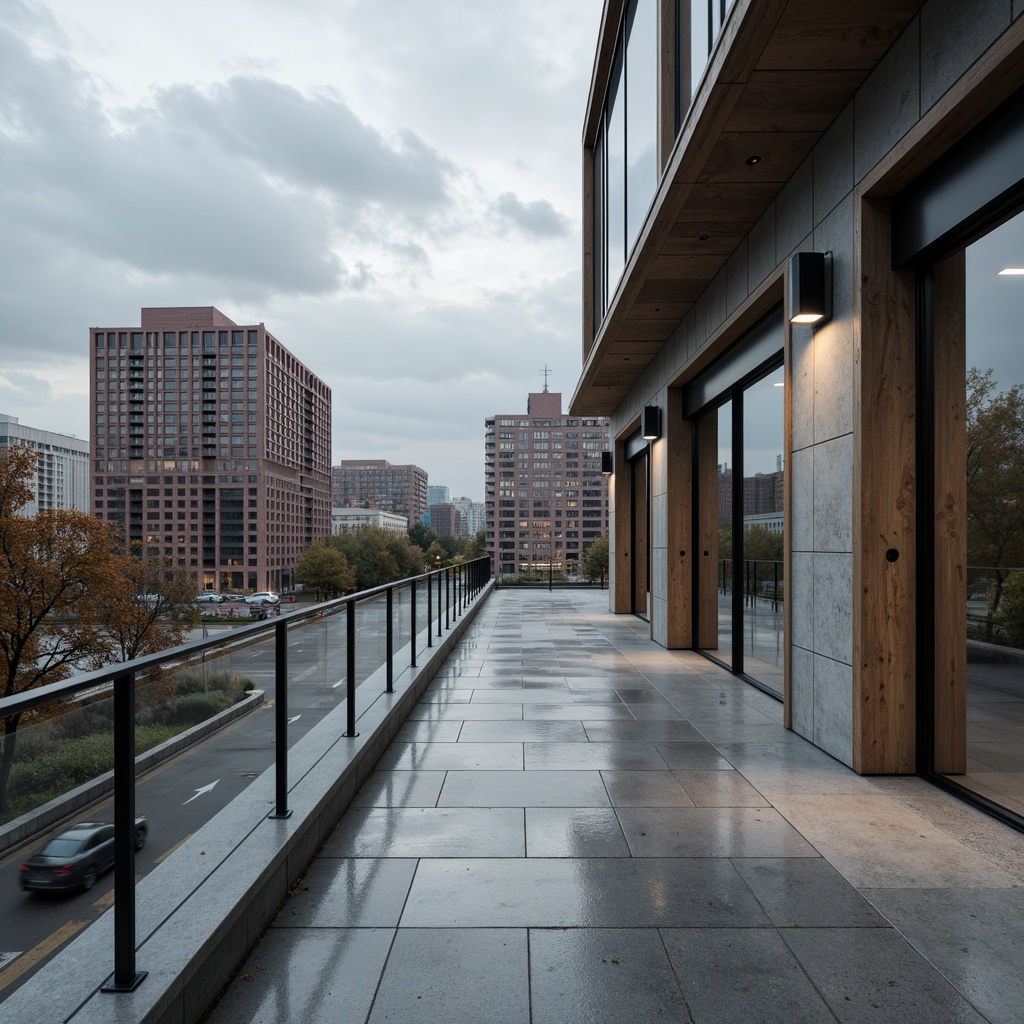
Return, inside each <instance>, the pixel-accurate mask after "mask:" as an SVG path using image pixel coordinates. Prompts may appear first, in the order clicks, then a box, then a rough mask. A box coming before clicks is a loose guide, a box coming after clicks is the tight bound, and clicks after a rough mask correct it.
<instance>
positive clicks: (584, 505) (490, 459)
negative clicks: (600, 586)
mask: <svg viewBox="0 0 1024 1024" xmlns="http://www.w3.org/2000/svg"><path fill="white" fill-rule="evenodd" d="M607 447H608V420H607V419H606V418H604V417H580V416H569V415H568V414H567V413H565V412H563V411H562V396H561V394H560V393H559V392H549V391H546V390H545V391H543V392H532V393H531V394H530V395H529V397H528V399H527V405H526V412H525V413H523V412H510V413H497V414H495V415H494V416H490V417H488V418H487V419H486V420H485V423H484V481H485V489H486V494H485V496H484V505H485V507H486V534H487V552H488V554H489V555H490V556H491V559H492V562H493V564H494V571H495V575H509V574H513V573H519V572H525V571H528V570H533V571H539V572H547V570H548V566H549V565H550V566H551V567H552V569H553V570H554V571H555V572H567V573H572V572H578V571H579V570H580V569H581V567H582V561H583V555H584V552H585V551H586V549H587V548H588V547H589V546H590V545H591V544H592V543H593V542H594V541H595V540H597V538H598V537H603V536H606V535H607V533H608V479H607V477H605V476H603V475H602V473H601V453H602V452H603V451H605V450H606V449H607Z"/></svg>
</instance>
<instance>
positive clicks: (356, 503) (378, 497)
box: [331, 459, 427, 523]
mask: <svg viewBox="0 0 1024 1024" xmlns="http://www.w3.org/2000/svg"><path fill="white" fill-rule="evenodd" d="M331 488H332V493H333V495H334V503H335V505H340V506H343V507H345V508H359V507H370V508H379V509H382V510H383V511H385V512H394V513H396V514H397V515H400V516H405V518H406V519H408V520H409V522H410V523H421V522H423V517H424V515H426V512H427V471H426V470H425V469H420V467H419V466H412V465H408V466H392V465H391V463H390V462H388V461H387V460H385V459H343V460H342V461H341V462H339V463H338V465H336V466H332V467H331Z"/></svg>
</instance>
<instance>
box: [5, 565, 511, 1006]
mask: <svg viewBox="0 0 1024 1024" xmlns="http://www.w3.org/2000/svg"><path fill="white" fill-rule="evenodd" d="M442 574H443V575H442ZM490 575H491V561H490V559H489V558H488V557H486V556H481V557H480V558H476V559H472V560H471V561H468V562H458V563H456V564H455V565H454V566H447V567H442V568H440V569H429V570H427V572H425V573H422V574H421V575H419V576H407V577H406V578H405V579H402V580H394V581H392V582H391V583H385V584H382V585H381V586H378V587H372V588H370V589H368V590H363V591H357V592H356V593H355V594H348V595H346V596H345V597H340V598H333V599H332V600H330V601H324V602H320V603H319V604H316V605H313V606H312V607H310V608H307V609H305V610H304V611H302V612H301V613H298V614H293V615H289V616H288V618H286V619H285V618H281V617H280V616H279V615H278V616H274V617H273V618H272V619H269V620H267V621H265V622H256V623H253V624H251V625H248V626H243V627H242V628H241V629H239V630H237V631H233V632H232V635H231V640H232V641H233V640H234V639H235V638H236V637H238V636H239V635H241V636H242V637H251V636H260V635H262V634H263V633H267V634H271V633H272V634H273V637H274V661H275V666H274V685H275V698H276V708H275V715H274V748H275V756H274V768H275V796H276V800H275V808H274V810H273V811H272V812H271V813H270V814H269V815H268V817H269V818H278V819H280V818H287V817H289V816H290V815H291V813H292V812H291V810H289V808H288V740H287V729H288V628H289V626H297V625H299V624H301V623H302V622H303V621H305V620H307V619H311V618H314V617H315V618H317V619H322V618H323V616H324V613H325V612H327V613H330V612H333V611H334V610H339V609H341V608H345V611H346V615H345V619H346V622H345V636H346V640H345V648H346V650H345V663H346V671H345V679H344V681H345V684H346V689H345V696H346V705H347V706H346V724H347V728H346V731H345V732H344V733H343V734H342V735H343V736H346V737H349V738H354V737H356V736H358V735H359V734H358V733H357V732H356V731H355V726H356V660H355V650H356V625H355V610H356V605H357V604H359V603H360V602H361V601H366V600H369V599H370V598H373V597H376V596H378V595H380V594H382V593H385V594H387V607H388V611H389V612H391V611H392V610H393V596H394V591H395V590H396V589H401V588H405V587H408V588H409V589H410V593H411V600H410V603H409V611H410V635H409V644H410V648H411V658H410V662H411V666H410V667H415V665H416V642H417V639H418V636H419V632H418V630H417V625H418V624H417V621H416V589H417V585H418V583H419V582H420V581H421V580H426V591H427V595H428V604H427V618H426V627H427V630H426V632H427V645H428V646H431V645H432V644H431V633H432V631H433V621H432V619H431V607H430V602H429V596H430V593H431V590H432V588H433V580H432V577H434V576H436V577H437V635H438V637H441V636H442V631H441V621H442V616H441V603H442V602H441V588H442V583H443V586H444V625H445V628H450V626H452V625H454V621H455V620H456V619H457V618H458V616H459V613H460V611H462V610H463V609H464V608H465V603H466V599H467V593H466V589H467V587H466V585H467V583H468V584H469V590H470V594H469V595H468V596H469V597H474V596H475V595H476V594H478V593H479V592H480V591H481V590H482V589H483V587H484V585H485V584H486V582H487V580H488V579H489V578H490ZM386 632H387V650H386V654H385V666H386V676H387V690H386V692H388V693H392V692H394V690H393V683H394V679H393V676H394V671H393V668H394V666H393V661H394V653H395V652H394V646H393V641H394V634H393V629H392V622H391V615H390V614H389V616H388V625H387V631H386ZM224 645H225V641H224V639H223V638H222V637H212V638H205V639H202V640H193V641H190V642H189V643H185V644H180V645H179V646H177V647H171V648H168V649H166V650H163V651H158V652H156V653H155V654H150V655H146V656H144V657H142V658H135V659H133V660H132V661H122V662H118V663H116V664H115V665H112V666H106V667H104V668H102V669H96V670H95V671H93V672H85V673H81V674H80V675H77V676H72V677H70V678H69V679H62V680H59V681H58V682H55V683H50V684H48V685H46V686H40V687H35V688H34V689H31V690H28V691H26V692H25V693H23V694H17V695H15V696H13V697H5V698H3V699H0V717H9V716H11V715H15V714H18V713H20V712H22V711H27V710H30V709H31V708H33V707H38V706H40V705H41V704H45V703H48V702H50V701H53V700H59V699H60V698H62V697H65V696H68V695H70V694H75V693H80V692H81V691H83V690H87V689H93V688H96V687H98V686H102V685H103V684H104V683H107V682H110V683H112V686H113V710H114V716H113V726H114V728H113V734H114V973H113V975H112V976H111V978H110V979H109V980H108V981H107V983H106V984H105V985H104V986H103V987H102V991H104V992H130V991H133V990H134V989H135V988H136V987H137V986H138V985H139V984H140V983H141V982H142V981H143V979H144V978H145V977H146V972H145V971H137V970H136V958H135V954H136V949H135V940H136V933H135V844H134V828H133V825H132V823H133V822H134V821H135V710H136V693H135V681H136V678H137V676H138V673H140V672H143V671H145V670H146V669H148V668H152V667H154V666H156V665H161V664H166V663H168V662H179V661H181V660H182V658H183V656H188V655H194V654H199V653H202V652H204V651H206V650H208V649H210V648H216V647H223V646H224Z"/></svg>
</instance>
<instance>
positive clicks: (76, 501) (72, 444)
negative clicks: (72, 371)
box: [0, 413, 90, 516]
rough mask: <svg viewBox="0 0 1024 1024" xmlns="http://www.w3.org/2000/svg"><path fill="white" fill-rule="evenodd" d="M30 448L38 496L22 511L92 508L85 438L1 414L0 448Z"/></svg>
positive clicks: (81, 509) (35, 511)
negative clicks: (44, 428) (34, 457)
mask: <svg viewBox="0 0 1024 1024" xmlns="http://www.w3.org/2000/svg"><path fill="white" fill-rule="evenodd" d="M19 446H22V447H26V448H31V449H32V450H33V451H34V452H35V453H36V456H37V459H36V473H35V479H34V480H33V481H32V490H33V493H34V495H35V497H34V498H33V500H32V501H30V502H29V503H28V504H27V505H25V506H24V508H22V509H20V510H19V511H20V512H21V513H22V514H24V515H27V516H33V515H35V514H36V513H37V512H39V511H41V510H49V509H71V508H75V509H78V510H79V511H81V512H88V511H89V509H90V500H89V490H90V488H89V442H88V441H86V440H85V439H84V438H80V437H71V436H70V435H69V434H58V433H56V432H54V431H52V430H40V429H38V428H36V427H29V426H25V425H23V424H22V423H20V422H19V420H18V417H17V416H8V415H7V414H5V413H0V449H5V448H15V447H19Z"/></svg>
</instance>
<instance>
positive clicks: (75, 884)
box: [18, 817, 149, 892]
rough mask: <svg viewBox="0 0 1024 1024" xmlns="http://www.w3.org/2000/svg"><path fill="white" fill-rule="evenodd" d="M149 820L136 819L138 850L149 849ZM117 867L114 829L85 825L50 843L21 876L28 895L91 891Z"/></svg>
mask: <svg viewBox="0 0 1024 1024" xmlns="http://www.w3.org/2000/svg"><path fill="white" fill-rule="evenodd" d="M148 831H149V829H148V826H147V825H146V819H145V818H142V817H139V818H136V819H135V849H136V850H141V849H142V847H143V846H145V845H146V836H147V834H148ZM113 866H114V826H113V825H111V824H108V823H105V822H100V821H81V822H79V823H78V824H76V825H71V826H69V827H68V828H66V829H65V830H64V831H63V832H61V833H60V834H59V835H56V836H54V837H53V838H52V839H50V840H49V841H48V842H47V843H46V845H45V846H43V848H42V849H41V850H39V852H38V853H35V854H33V856H31V857H29V859H28V860H27V861H25V863H24V864H22V865H21V870H20V871H19V872H18V875H19V883H20V885H21V888H22V889H24V890H26V891H27V892H33V891H34V892H58V891H60V890H67V889H83V890H88V889H91V888H92V887H93V886H94V885H95V884H96V879H97V878H99V876H100V875H101V874H103V872H104V871H107V870H108V869H110V868H112V867H113Z"/></svg>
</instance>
